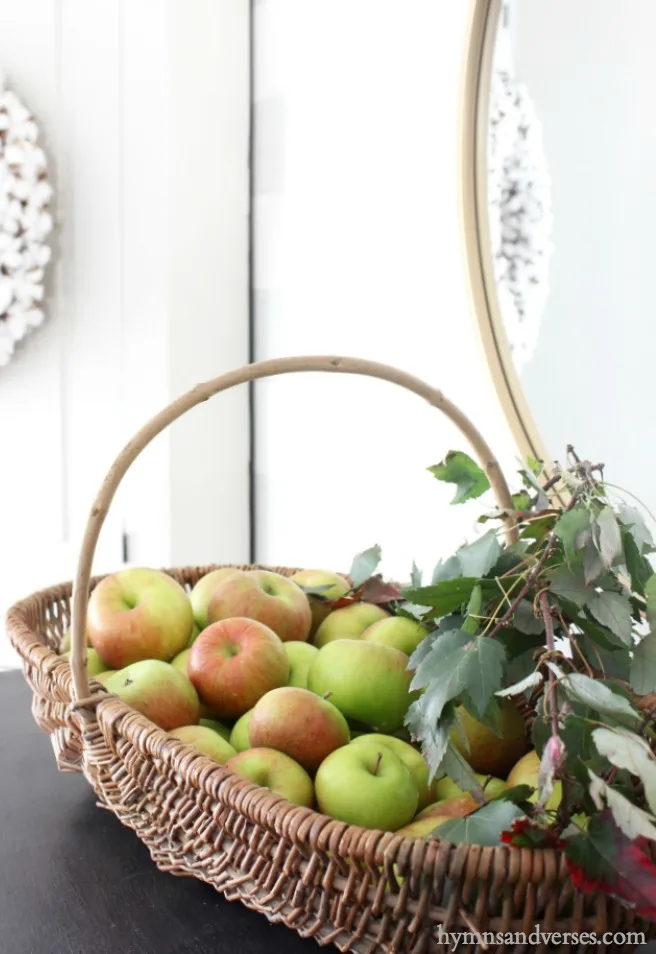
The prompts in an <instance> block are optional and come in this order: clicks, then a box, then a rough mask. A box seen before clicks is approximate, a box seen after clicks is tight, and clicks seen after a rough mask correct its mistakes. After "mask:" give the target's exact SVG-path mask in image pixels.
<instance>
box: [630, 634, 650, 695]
mask: <svg viewBox="0 0 656 954" xmlns="http://www.w3.org/2000/svg"><path fill="white" fill-rule="evenodd" d="M630 682H631V688H632V689H633V690H634V692H637V693H638V695H639V696H646V695H647V693H649V692H656V633H648V634H647V635H646V636H644V637H643V638H642V639H641V640H640V642H639V643H638V645H637V646H636V648H635V649H634V651H633V659H632V660H631V675H630Z"/></svg>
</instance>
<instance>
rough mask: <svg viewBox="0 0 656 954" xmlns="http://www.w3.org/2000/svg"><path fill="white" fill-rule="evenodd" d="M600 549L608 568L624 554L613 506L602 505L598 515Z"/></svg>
mask: <svg viewBox="0 0 656 954" xmlns="http://www.w3.org/2000/svg"><path fill="white" fill-rule="evenodd" d="M596 523H597V534H598V539H597V543H598V549H599V553H600V554H601V559H602V561H603V564H604V566H605V568H606V569H607V570H610V568H611V567H612V566H614V565H615V563H616V561H617V560H618V558H619V557H621V556H622V535H621V533H620V527H619V524H618V522H617V519H616V517H615V514H614V512H613V509H612V507H609V506H605V507H602V509H601V512H600V513H599V515H598V516H597V521H596Z"/></svg>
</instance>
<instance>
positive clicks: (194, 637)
mask: <svg viewBox="0 0 656 954" xmlns="http://www.w3.org/2000/svg"><path fill="white" fill-rule="evenodd" d="M199 634H200V627H199V625H198V623H197V622H196V620H194V625H193V626H192V627H191V636H190V637H189V639H188V641H187V646H193V645H194V643H195V642H196V640H197V639H198V636H199Z"/></svg>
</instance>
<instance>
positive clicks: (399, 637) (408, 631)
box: [362, 616, 428, 656]
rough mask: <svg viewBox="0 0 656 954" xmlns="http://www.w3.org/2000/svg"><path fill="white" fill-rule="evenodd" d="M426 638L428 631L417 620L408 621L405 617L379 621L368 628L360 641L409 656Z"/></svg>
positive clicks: (393, 617)
mask: <svg viewBox="0 0 656 954" xmlns="http://www.w3.org/2000/svg"><path fill="white" fill-rule="evenodd" d="M427 636H428V630H427V629H426V627H425V626H422V624H421V623H418V622H417V620H415V619H408V617H407V616H388V618H387V619H379V620H378V622H377V623H372V625H371V626H368V627H367V628H366V629H365V631H364V633H363V634H362V639H366V640H368V641H370V642H372V643H382V644H383V645H384V646H393V647H394V648H395V649H400V650H401V652H402V653H405V654H406V656H410V655H411V654H412V653H413V652H414V651H415V649H416V648H417V646H418V645H419V643H420V642H422V640H424V639H425V638H426V637H427Z"/></svg>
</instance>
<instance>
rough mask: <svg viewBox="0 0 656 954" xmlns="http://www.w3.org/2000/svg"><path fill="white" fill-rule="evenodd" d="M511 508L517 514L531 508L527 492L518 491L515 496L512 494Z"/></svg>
mask: <svg viewBox="0 0 656 954" xmlns="http://www.w3.org/2000/svg"><path fill="white" fill-rule="evenodd" d="M512 502H513V507H514V508H515V510H517V511H518V512H519V513H525V512H526V511H528V510H530V508H531V495H530V494H529V492H528V491H527V490H520V491H519V493H517V494H512Z"/></svg>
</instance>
